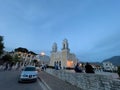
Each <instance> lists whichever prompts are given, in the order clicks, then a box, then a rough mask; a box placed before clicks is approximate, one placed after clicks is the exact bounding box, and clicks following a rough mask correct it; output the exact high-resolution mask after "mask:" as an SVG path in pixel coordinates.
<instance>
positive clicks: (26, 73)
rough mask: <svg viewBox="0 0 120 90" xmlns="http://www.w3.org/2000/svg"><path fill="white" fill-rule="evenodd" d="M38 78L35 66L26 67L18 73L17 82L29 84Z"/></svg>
mask: <svg viewBox="0 0 120 90" xmlns="http://www.w3.org/2000/svg"><path fill="white" fill-rule="evenodd" d="M37 77H38V71H37V70H36V67H35V66H26V67H25V68H24V69H23V70H22V72H21V73H20V76H19V79H18V82H31V81H36V80H37Z"/></svg>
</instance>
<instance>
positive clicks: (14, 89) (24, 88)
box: [0, 71, 46, 90]
mask: <svg viewBox="0 0 120 90" xmlns="http://www.w3.org/2000/svg"><path fill="white" fill-rule="evenodd" d="M19 74H20V72H19V71H0V90H46V89H44V86H43V84H42V83H41V82H40V80H39V79H38V80H37V81H36V82H32V83H18V77H19Z"/></svg>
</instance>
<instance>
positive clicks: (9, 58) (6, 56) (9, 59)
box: [2, 54, 12, 62]
mask: <svg viewBox="0 0 120 90" xmlns="http://www.w3.org/2000/svg"><path fill="white" fill-rule="evenodd" d="M2 60H3V61H4V62H12V56H10V55H9V54H6V55H5V56H3V57H2Z"/></svg>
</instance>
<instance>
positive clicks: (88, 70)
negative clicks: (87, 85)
mask: <svg viewBox="0 0 120 90" xmlns="http://www.w3.org/2000/svg"><path fill="white" fill-rule="evenodd" d="M85 72H86V73H95V72H94V68H93V67H92V66H91V65H90V64H89V63H88V62H87V63H86V65H85Z"/></svg>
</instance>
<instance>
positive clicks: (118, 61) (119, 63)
mask: <svg viewBox="0 0 120 90" xmlns="http://www.w3.org/2000/svg"><path fill="white" fill-rule="evenodd" d="M107 61H109V62H111V63H113V65H116V66H120V56H114V57H112V58H109V59H106V60H103V62H107Z"/></svg>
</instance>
